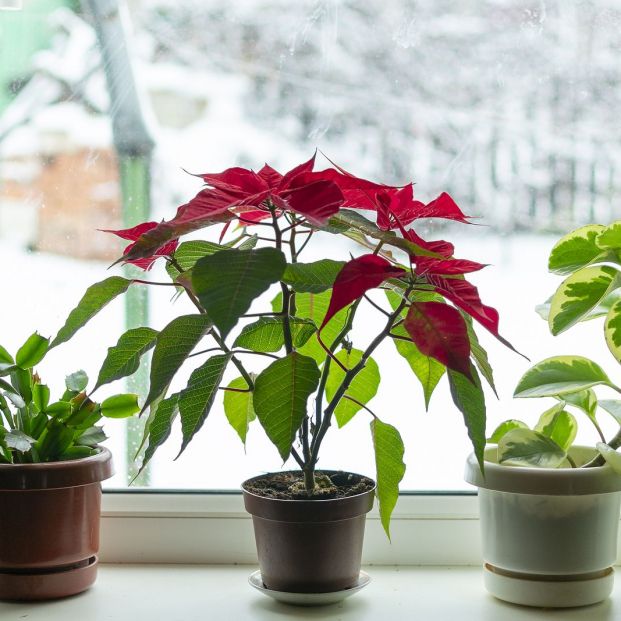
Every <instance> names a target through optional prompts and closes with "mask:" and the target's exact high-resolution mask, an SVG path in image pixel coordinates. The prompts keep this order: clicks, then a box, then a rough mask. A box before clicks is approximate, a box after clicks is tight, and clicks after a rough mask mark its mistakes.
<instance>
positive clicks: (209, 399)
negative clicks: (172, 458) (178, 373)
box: [177, 354, 231, 457]
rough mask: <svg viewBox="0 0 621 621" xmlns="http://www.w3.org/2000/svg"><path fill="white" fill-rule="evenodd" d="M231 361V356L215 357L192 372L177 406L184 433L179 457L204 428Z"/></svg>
mask: <svg viewBox="0 0 621 621" xmlns="http://www.w3.org/2000/svg"><path fill="white" fill-rule="evenodd" d="M230 359H231V356H230V354H226V355H220V356H213V358H210V359H209V360H207V362H205V363H204V364H202V365H201V366H200V367H198V368H197V369H194V371H192V374H191V375H190V379H189V381H188V385H187V386H186V387H185V388H184V389H183V390H182V391H181V392H180V393H179V400H178V402H177V404H178V406H179V417H180V418H181V431H182V433H183V441H182V443H181V450H180V451H179V455H181V453H183V451H185V449H186V447H187V445H188V444H189V442H190V441H191V440H192V438H193V437H194V435H195V434H196V432H197V431H198V430H199V429H200V428H201V427H202V426H203V423H204V422H205V419H206V418H207V415H208V414H209V410H211V406H212V405H213V402H214V399H215V397H216V394H217V392H218V387H219V386H220V383H221V382H222V376H223V375H224V370H225V369H226V365H227V364H228V363H229V360H230ZM179 455H177V457H179Z"/></svg>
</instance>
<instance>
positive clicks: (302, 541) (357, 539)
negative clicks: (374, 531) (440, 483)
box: [242, 470, 375, 593]
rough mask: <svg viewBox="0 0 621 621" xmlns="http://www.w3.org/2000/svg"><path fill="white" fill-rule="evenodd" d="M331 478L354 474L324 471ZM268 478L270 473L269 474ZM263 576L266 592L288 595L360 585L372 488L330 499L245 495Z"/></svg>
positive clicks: (371, 502) (244, 491)
mask: <svg viewBox="0 0 621 621" xmlns="http://www.w3.org/2000/svg"><path fill="white" fill-rule="evenodd" d="M322 473H323V474H327V475H328V476H330V477H331V478H333V477H339V476H354V477H360V475H356V474H353V475H350V473H344V472H337V471H333V470H324V471H322ZM267 476H268V477H269V475H267ZM264 478H265V475H262V476H260V477H255V478H253V479H248V480H247V481H245V482H244V483H243V485H242V490H243V494H244V504H245V507H246V510H247V511H248V513H250V514H251V515H252V522H253V525H254V533H255V540H256V545H257V554H258V557H259V568H260V570H261V578H262V580H263V584H264V585H265V587H266V588H268V589H271V590H274V591H284V592H287V593H330V592H333V591H341V590H343V589H348V588H351V587H353V586H355V585H356V583H357V582H358V577H359V575H360V563H361V558H362V543H363V540H364V526H365V521H366V514H367V513H368V512H369V511H370V510H371V508H372V507H373V499H374V495H375V486H374V487H373V489H371V490H369V491H368V492H364V493H362V494H358V495H356V496H349V497H347V498H335V499H331V500H279V499H274V498H266V497H264V496H259V495H257V494H254V493H251V492H249V491H247V489H246V488H247V486H248V485H249V484H252V483H253V482H254V481H256V480H258V479H264Z"/></svg>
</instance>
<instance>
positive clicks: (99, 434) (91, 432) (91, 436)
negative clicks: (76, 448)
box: [75, 427, 108, 447]
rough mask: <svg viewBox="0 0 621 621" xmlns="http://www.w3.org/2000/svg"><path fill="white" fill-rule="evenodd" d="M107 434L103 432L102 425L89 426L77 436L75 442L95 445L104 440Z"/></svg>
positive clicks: (82, 444) (83, 444)
mask: <svg viewBox="0 0 621 621" xmlns="http://www.w3.org/2000/svg"><path fill="white" fill-rule="evenodd" d="M107 439H108V436H107V435H106V434H105V433H104V430H103V428H102V427H89V428H88V429H86V430H85V431H84V432H83V433H82V434H81V435H79V436H78V438H77V439H76V441H75V443H76V444H79V445H81V446H92V447H94V446H97V445H98V444H99V443H100V442H104V441H105V440H107Z"/></svg>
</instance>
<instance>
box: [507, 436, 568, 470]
mask: <svg viewBox="0 0 621 621" xmlns="http://www.w3.org/2000/svg"><path fill="white" fill-rule="evenodd" d="M565 457H566V453H565V451H564V450H563V449H562V448H561V447H560V446H559V445H558V444H557V443H556V442H554V441H553V440H551V439H550V438H548V436H544V435H543V434H542V433H539V432H538V431H531V430H530V429H512V430H511V431H509V432H508V433H506V434H505V435H504V436H503V437H502V438H501V439H500V442H499V443H498V461H499V463H501V464H507V465H513V466H536V467H539V468H558V467H559V466H560V465H561V464H562V463H563V461H565Z"/></svg>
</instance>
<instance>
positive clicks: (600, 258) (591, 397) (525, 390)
mask: <svg viewBox="0 0 621 621" xmlns="http://www.w3.org/2000/svg"><path fill="white" fill-rule="evenodd" d="M548 267H549V270H550V271H551V272H553V273H555V274H559V275H562V276H565V279H564V280H563V282H561V284H560V285H559V286H558V288H557V290H556V292H555V293H554V295H552V296H551V297H550V298H549V299H548V300H547V301H546V303H545V304H542V305H540V306H539V307H538V308H537V311H538V312H539V314H540V315H541V316H542V317H543V318H544V319H546V320H547V322H548V325H549V328H550V331H551V333H552V334H553V335H558V334H561V333H562V332H565V331H566V330H568V329H569V328H571V327H572V326H575V325H576V324H578V323H579V322H584V321H590V320H592V319H597V318H601V317H604V332H603V336H604V339H605V341H606V345H607V346H608V349H609V350H610V353H611V354H612V355H613V357H614V358H615V360H616V361H617V362H618V363H621V221H618V222H613V223H612V224H610V225H609V226H603V225H600V224H590V225H587V226H583V227H580V228H578V229H576V230H574V231H572V232H571V233H569V234H567V235H566V236H565V237H563V238H562V239H560V240H559V241H558V242H557V244H556V245H555V246H554V247H553V249H552V251H551V253H550V258H549V262H548ZM596 386H599V387H607V388H608V389H612V390H613V391H615V392H617V393H621V387H619V386H618V385H616V384H615V383H613V382H612V381H611V379H610V378H609V377H608V375H607V374H606V373H605V372H604V370H603V369H602V368H601V367H600V366H599V365H598V364H596V363H595V362H593V361H591V360H589V359H588V358H585V357H584V356H555V357H552V358H547V359H546V360H543V361H541V362H539V363H538V364H536V365H534V366H533V367H532V368H530V369H529V370H528V371H527V372H526V373H525V374H524V376H523V377H522V378H521V379H520V381H519V383H518V385H517V387H516V389H515V395H514V396H515V397H519V398H529V397H552V398H554V399H555V400H556V403H555V404H554V405H552V406H551V407H549V408H548V409H546V410H545V411H544V412H543V414H542V415H541V417H540V418H539V421H538V422H537V424H536V425H535V427H534V429H530V428H529V427H528V426H527V425H526V424H525V423H524V422H522V421H520V420H508V421H505V422H503V423H501V425H500V426H499V427H498V428H497V429H496V430H495V431H494V433H493V434H492V436H491V438H490V441H491V442H493V443H497V444H498V461H499V462H500V463H505V464H508V465H528V466H539V467H548V468H558V467H572V468H576V467H586V468H588V467H592V466H600V465H602V464H603V463H604V460H606V461H608V462H609V463H610V464H611V466H612V467H613V468H614V469H615V470H616V471H618V472H619V473H621V454H619V453H618V452H617V451H616V450H615V449H617V448H619V446H621V428H620V430H619V431H618V432H617V433H616V434H615V435H614V436H613V437H612V438H611V439H610V440H606V437H605V436H604V433H603V431H602V428H601V426H600V423H599V422H598V411H599V410H604V411H605V412H607V413H608V414H610V415H611V416H612V417H613V418H614V419H615V421H616V422H617V423H618V424H619V425H621V400H618V399H599V398H598V396H597V395H596V393H595V391H594V390H593V388H594V387H596ZM572 410H573V411H574V412H575V413H577V414H578V415H579V416H585V415H586V418H587V420H588V421H589V423H590V424H591V425H592V426H593V429H594V433H595V434H596V437H597V440H598V441H596V443H595V447H596V449H597V451H596V452H595V456H594V457H593V458H592V459H590V460H588V461H586V462H584V463H582V462H580V463H576V461H575V460H574V459H573V457H572V455H571V454H570V452H569V449H570V447H571V446H572V444H573V442H574V440H575V437H576V433H577V430H578V423H577V420H576V417H575V416H574V414H573V413H572Z"/></svg>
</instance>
